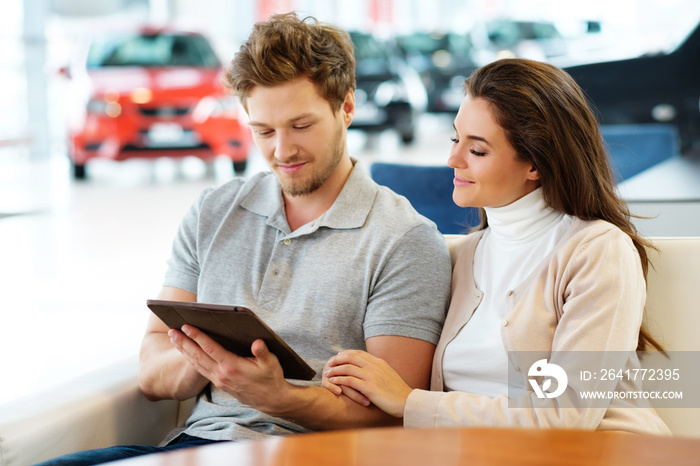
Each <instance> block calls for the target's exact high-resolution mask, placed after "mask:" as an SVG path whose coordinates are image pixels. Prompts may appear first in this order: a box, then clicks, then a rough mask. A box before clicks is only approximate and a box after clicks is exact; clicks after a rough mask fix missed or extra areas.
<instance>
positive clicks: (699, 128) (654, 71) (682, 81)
mask: <svg viewBox="0 0 700 466" xmlns="http://www.w3.org/2000/svg"><path fill="white" fill-rule="evenodd" d="M565 70H566V71H567V72H568V73H569V74H571V76H572V77H573V78H574V79H575V80H576V81H577V82H578V84H579V85H580V86H581V87H582V88H583V90H584V91H585V92H586V94H587V96H588V98H589V100H590V102H591V103H592V104H593V106H594V107H595V111H596V113H597V115H598V117H599V119H600V122H601V124H606V125H613V124H633V123H668V124H673V125H675V126H676V127H677V128H678V133H679V135H680V145H681V150H686V149H688V148H690V147H693V146H696V145H698V143H700V108H699V106H698V105H699V104H700V25H698V26H696V28H695V30H694V31H693V32H692V33H691V34H690V35H689V36H688V37H687V38H686V39H685V41H683V43H681V44H680V46H678V47H677V48H675V49H674V50H672V51H671V52H670V53H658V54H654V55H645V56H640V57H636V58H631V59H626V60H617V61H610V62H603V63H590V64H585V65H579V66H570V67H565Z"/></svg>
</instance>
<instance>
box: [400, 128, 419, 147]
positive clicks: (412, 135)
mask: <svg viewBox="0 0 700 466" xmlns="http://www.w3.org/2000/svg"><path fill="white" fill-rule="evenodd" d="M415 140H416V132H415V131H414V130H413V128H411V129H410V130H408V131H404V132H402V133H401V142H403V143H404V144H405V145H408V144H412V143H413V141H415Z"/></svg>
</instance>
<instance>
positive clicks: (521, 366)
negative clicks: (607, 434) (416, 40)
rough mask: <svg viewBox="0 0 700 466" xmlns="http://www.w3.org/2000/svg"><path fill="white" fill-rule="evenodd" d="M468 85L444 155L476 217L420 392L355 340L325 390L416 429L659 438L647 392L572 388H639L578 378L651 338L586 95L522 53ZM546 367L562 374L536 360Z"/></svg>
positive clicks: (462, 245)
mask: <svg viewBox="0 0 700 466" xmlns="http://www.w3.org/2000/svg"><path fill="white" fill-rule="evenodd" d="M465 91H466V97H465V98H464V100H463V102H462V104H461V106H460V109H459V112H458V114H457V116H456V118H455V120H454V129H455V137H454V139H453V143H454V145H453V147H452V149H451V152H450V157H449V160H448V165H449V166H450V167H452V168H454V170H455V177H454V193H453V199H454V201H455V203H456V204H458V205H459V206H463V207H467V206H475V207H480V208H481V214H482V215H481V218H482V222H481V225H480V226H479V227H478V228H477V229H476V231H474V232H472V233H471V234H470V235H467V236H465V237H464V239H463V240H460V242H459V244H457V245H455V246H454V248H455V249H454V252H455V253H456V254H455V256H456V262H455V264H454V267H453V279H452V302H451V305H450V310H449V313H448V315H447V320H446V322H445V327H444V329H443V334H442V337H441V339H440V342H439V343H438V345H437V348H436V351H435V357H434V360H433V373H432V381H431V391H425V390H412V389H410V388H409V387H408V386H407V385H406V384H405V383H404V382H403V380H401V378H400V377H399V376H398V375H397V374H396V373H395V372H394V371H393V370H392V369H391V368H390V367H389V366H388V364H386V363H385V362H384V361H382V360H381V359H378V358H376V357H373V356H371V355H369V354H367V353H365V352H362V351H354V350H349V351H343V352H341V353H340V354H338V355H337V356H335V357H333V358H332V359H331V360H329V362H328V365H327V370H326V371H325V372H324V386H325V387H326V388H328V389H329V390H331V391H333V392H334V393H336V394H338V395H339V394H341V392H342V393H345V394H346V395H348V396H350V397H351V398H353V399H354V400H355V401H357V402H360V403H363V404H365V405H368V404H369V403H370V402H371V403H374V404H375V405H377V406H378V407H380V408H381V409H383V410H384V411H386V412H388V413H390V414H392V415H394V416H397V417H402V418H403V423H404V425H405V426H411V427H441V426H470V425H482V426H483V425H487V426H519V427H564V428H582V429H600V430H621V431H628V432H646V433H659V434H668V433H669V430H668V428H667V427H666V425H665V424H664V423H663V422H662V421H661V419H660V418H659V417H658V415H657V414H656V413H655V412H654V411H653V409H652V408H650V407H649V406H648V404H647V403H646V402H645V401H639V400H636V399H617V398H616V399H612V400H611V399H608V400H605V401H596V402H588V403H586V402H585V401H583V400H581V398H580V396H578V395H577V393H578V391H577V390H579V391H580V390H583V389H584V388H585V387H588V388H593V389H596V390H605V391H617V392H621V391H639V390H641V386H640V382H639V381H638V380H617V379H613V380H609V378H605V379H608V380H600V379H601V377H595V380H593V379H594V378H593V377H588V379H589V380H587V381H585V382H586V383H588V385H585V387H584V380H577V379H579V377H578V375H579V374H581V372H580V371H579V369H581V370H582V369H583V368H587V369H588V370H589V371H590V370H591V369H596V368H600V369H603V368H606V366H609V367H608V368H621V369H625V368H635V367H638V364H639V363H638V361H637V359H636V354H635V349H639V350H645V349H652V348H656V349H661V348H660V347H659V346H658V344H657V343H656V342H655V341H654V340H653V339H652V338H651V337H650V336H649V335H648V334H647V333H646V331H644V329H643V326H642V315H643V309H644V303H645V299H646V291H645V290H646V283H645V277H646V272H647V268H648V264H649V261H648V257H647V252H646V248H648V247H649V246H650V245H649V243H648V242H647V241H645V240H644V239H643V238H641V237H640V236H639V235H638V234H637V232H636V230H635V228H634V226H633V225H632V223H631V222H630V213H629V211H628V209H627V207H626V204H625V203H624V202H623V201H622V200H621V199H619V198H618V197H617V195H616V192H615V189H614V177H613V173H612V170H611V168H610V165H609V163H608V159H607V155H606V152H605V148H604V145H603V140H602V137H601V135H600V131H599V128H598V123H597V121H596V119H595V117H594V116H593V113H592V112H591V110H590V109H589V107H588V105H587V103H586V99H585V97H584V94H583V93H582V91H581V89H580V88H579V87H578V85H577V84H576V83H575V82H574V80H573V79H572V78H571V77H570V76H569V75H568V74H567V73H565V72H564V71H562V70H560V69H558V68H556V67H554V66H551V65H548V64H545V63H539V62H534V61H529V60H522V59H505V60H500V61H497V62H494V63H492V64H489V65H487V66H484V67H482V68H480V69H479V70H477V71H476V72H475V73H474V74H473V75H472V76H471V77H470V78H469V79H467V81H466V82H465ZM530 352H537V353H530ZM584 352H586V353H584ZM535 362H537V364H535ZM553 364H556V365H558V366H560V367H566V368H567V370H566V371H565V372H566V373H568V374H569V375H568V380H562V379H561V378H555V379H552V378H551V377H543V376H544V375H548V374H547V373H546V371H545V372H538V370H542V369H543V367H544V366H547V367H550V368H551V367H553ZM509 371H510V374H509ZM590 372H592V371H590ZM538 375H539V376H540V377H537V376H538ZM549 375H552V374H551V373H550V374H549ZM509 376H510V379H509ZM583 378H584V377H583V376H581V377H580V379H583ZM509 380H510V383H509ZM552 380H554V382H555V385H554V387H555V389H554V390H552V385H551V383H552ZM559 387H561V390H560V389H559ZM538 395H539V396H538Z"/></svg>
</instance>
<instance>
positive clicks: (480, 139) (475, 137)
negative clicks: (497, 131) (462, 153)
mask: <svg viewBox="0 0 700 466" xmlns="http://www.w3.org/2000/svg"><path fill="white" fill-rule="evenodd" d="M452 128H454V130H455V133H459V131H457V127H456V126H455V124H454V123H452ZM465 137H466V138H467V139H471V140H472V141H481V142H484V143H486V144H489V142H488V141H487V140H486V138H483V137H481V136H475V135H467V136H465ZM489 145H491V144H489Z"/></svg>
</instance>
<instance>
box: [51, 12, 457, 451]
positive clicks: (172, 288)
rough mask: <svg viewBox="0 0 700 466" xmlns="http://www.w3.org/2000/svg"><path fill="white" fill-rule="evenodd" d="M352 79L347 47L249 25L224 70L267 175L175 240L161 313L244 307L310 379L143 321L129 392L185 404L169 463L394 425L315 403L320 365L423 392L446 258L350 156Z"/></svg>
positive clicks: (337, 36) (282, 19) (331, 401)
mask: <svg viewBox="0 0 700 466" xmlns="http://www.w3.org/2000/svg"><path fill="white" fill-rule="evenodd" d="M354 68H355V62H354V56H353V45H352V42H351V41H350V39H349V36H348V35H347V34H346V33H344V32H342V31H340V30H338V29H336V28H334V27H332V26H329V25H323V24H320V23H317V22H316V21H315V20H311V19H307V20H300V19H298V18H297V17H296V15H294V14H287V15H278V16H275V17H273V18H272V19H271V20H270V21H269V22H267V23H259V24H257V25H256V26H255V28H254V30H253V32H252V34H251V36H250V38H249V40H248V41H247V42H246V43H245V44H243V46H242V47H241V50H240V51H239V53H238V54H236V56H235V58H234V60H233V62H232V63H231V65H230V67H229V69H228V70H227V73H226V75H225V83H226V85H227V86H228V87H229V88H231V90H232V91H233V92H235V93H236V94H237V95H238V96H239V98H240V99H241V102H242V104H243V106H244V108H245V110H246V112H247V113H248V116H249V119H250V126H251V128H252V130H253V136H254V140H255V143H256V145H257V147H258V149H259V150H260V152H261V154H262V155H263V157H264V158H265V159H266V160H267V162H268V164H269V165H270V168H271V172H266V173H260V174H257V175H256V176H253V177H252V178H251V179H249V180H244V179H234V180H232V181H231V182H229V183H227V184H225V185H223V186H221V187H219V188H217V189H209V190H206V191H205V192H204V193H202V195H201V196H200V198H199V200H198V201H197V202H196V203H195V204H194V206H193V207H192V208H191V209H190V211H189V212H188V213H187V215H186V216H185V218H184V219H183V222H182V224H181V226H180V229H179V232H178V234H177V236H176V238H175V241H174V243H173V252H172V257H171V259H170V261H169V267H168V271H167V273H166V277H165V282H164V287H163V289H162V291H161V293H160V296H159V299H166V300H174V301H200V302H208V303H219V304H236V305H243V306H246V307H250V308H251V309H253V310H254V311H255V312H256V313H257V314H258V315H259V316H260V317H261V318H262V319H263V320H265V322H266V323H267V325H268V326H270V327H271V328H272V329H273V330H275V331H276V332H277V333H278V334H280V336H281V337H282V338H283V339H285V341H286V342H287V343H288V344H289V345H290V346H291V347H292V348H293V349H294V350H295V351H296V352H297V353H299V354H300V355H301V356H302V357H303V358H304V359H305V360H306V361H307V362H308V363H309V364H310V365H311V366H312V367H313V368H314V369H316V371H317V372H318V374H317V376H316V378H315V379H314V380H313V381H312V382H310V383H304V382H301V381H290V380H285V379H284V378H283V376H282V369H281V367H280V365H279V363H278V362H277V359H276V357H275V356H274V355H273V354H271V353H270V352H269V351H268V350H267V348H266V347H265V344H264V343H263V342H262V340H257V341H256V342H255V343H253V345H252V348H251V349H252V353H253V357H251V358H245V357H240V356H237V355H235V354H233V353H230V352H228V351H226V350H224V349H223V348H222V347H221V346H219V345H218V344H217V343H215V342H214V341H213V340H212V339H210V338H209V337H207V336H206V335H205V334H204V333H202V332H201V331H199V330H198V329H196V328H193V327H191V326H184V327H183V328H182V331H179V330H169V329H168V328H167V326H165V324H163V323H162V322H161V321H160V320H159V319H158V318H157V317H155V316H151V320H150V321H149V323H148V328H147V332H146V335H145V336H144V339H143V343H142V348H141V355H140V369H139V384H140V387H141V390H142V391H143V393H144V394H145V395H146V396H147V397H148V398H149V399H152V400H160V399H178V400H185V399H188V398H191V397H194V396H197V402H196V404H195V407H194V410H193V412H192V415H191V416H190V418H189V419H188V421H187V423H186V425H185V426H184V427H183V429H181V430H182V431H180V430H178V431H177V432H173V434H172V435H171V436H170V437H169V439H167V440H168V442H166V443H167V446H166V447H165V448H167V449H173V448H183V447H188V446H193V445H199V444H203V443H208V442H214V441H225V440H239V439H254V438H261V437H264V436H267V435H284V434H290V433H297V432H307V431H309V430H318V429H334V428H352V427H361V426H376V425H388V424H395V423H396V421H395V420H394V419H393V418H390V417H389V416H387V415H386V414H384V413H382V412H381V411H380V410H378V409H376V407H374V406H362V405H360V404H358V403H355V402H354V401H351V399H350V398H348V397H347V396H346V395H345V394H344V395H341V396H336V395H334V394H332V393H331V392H329V391H328V390H326V389H324V388H321V387H320V377H321V374H322V370H323V366H324V364H325V362H326V361H327V360H328V358H330V357H331V356H333V355H334V354H336V353H337V352H338V351H340V350H343V349H347V348H360V349H365V348H366V350H367V351H369V352H370V353H372V354H375V355H377V356H379V357H381V358H383V359H385V360H386V361H387V362H389V363H390V364H391V365H392V367H394V368H395V369H396V370H397V371H398V372H399V373H400V374H401V375H402V377H403V378H404V379H405V380H406V382H407V383H408V384H409V385H411V386H412V387H421V388H427V387H428V382H429V376H430V366H431V362H432V356H433V352H434V348H435V343H436V342H437V340H438V337H439V334H440V331H441V328H442V323H443V320H444V314H445V310H446V306H447V301H448V298H449V289H450V274H451V267H450V259H449V253H448V251H447V247H446V245H445V242H444V240H443V238H442V236H441V235H440V234H439V233H438V231H437V229H436V228H435V225H434V224H432V223H431V222H429V221H427V220H426V219H424V218H423V217H420V216H419V215H418V214H417V213H416V212H415V211H414V210H413V209H412V208H411V206H410V204H409V203H408V202H407V201H406V200H405V199H403V198H401V197H399V196H397V195H396V194H394V193H392V192H391V191H389V190H388V189H386V188H383V187H379V186H378V185H376V184H375V183H374V182H373V181H372V180H371V179H370V178H369V176H368V175H367V173H366V171H365V170H364V169H363V168H362V167H359V166H358V164H357V163H356V162H355V161H354V160H353V159H351V158H350V156H349V155H348V149H347V143H346V135H347V128H348V126H349V125H350V123H351V122H352V118H353V112H354V110H355V99H354V93H353V91H354V86H355V75H354ZM348 395H350V396H355V395H356V394H352V393H348ZM152 451H162V449H156V448H155V447H142V446H131V447H113V448H110V449H106V450H98V451H91V452H83V453H82V454H81V455H82V458H85V457H86V456H89V455H92V456H93V459H90V460H89V461H92V463H88V462H83V463H81V462H78V461H77V460H76V457H75V456H73V457H72V458H71V461H72V462H71V463H70V464H97V463H99V462H103V461H107V460H114V459H117V458H122V457H126V456H131V455H137V454H144V453H149V452H152ZM100 455H102V456H100ZM120 455H121V456H120ZM64 458H67V457H64ZM95 458H97V459H95ZM52 464H60V463H52Z"/></svg>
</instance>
